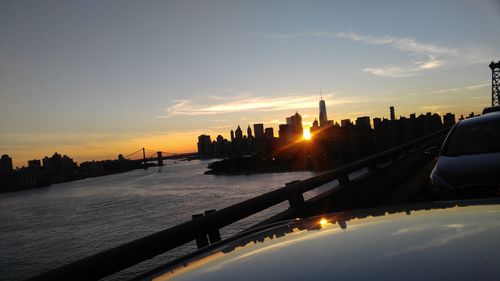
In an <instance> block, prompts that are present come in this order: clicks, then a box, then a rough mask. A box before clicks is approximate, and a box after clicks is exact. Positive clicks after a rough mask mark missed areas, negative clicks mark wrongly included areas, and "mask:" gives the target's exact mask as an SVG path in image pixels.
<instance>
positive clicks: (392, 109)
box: [389, 106, 396, 121]
mask: <svg viewBox="0 0 500 281" xmlns="http://www.w3.org/2000/svg"><path fill="white" fill-rule="evenodd" d="M389 111H390V112H391V121H395V120H396V113H395V112H394V106H391V107H389Z"/></svg>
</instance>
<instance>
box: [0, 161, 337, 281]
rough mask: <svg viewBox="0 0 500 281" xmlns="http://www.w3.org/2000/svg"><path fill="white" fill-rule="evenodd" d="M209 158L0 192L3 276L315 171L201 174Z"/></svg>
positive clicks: (50, 264)
mask: <svg viewBox="0 0 500 281" xmlns="http://www.w3.org/2000/svg"><path fill="white" fill-rule="evenodd" d="M209 163H210V161H209V160H193V161H171V160H169V161H167V162H166V166H164V167H163V168H162V169H161V171H159V169H158V168H154V167H153V168H149V169H147V170H134V171H130V172H127V173H122V174H115V175H109V176H104V177H98V178H89V179H84V180H79V181H74V182H68V183H61V184H54V185H51V186H49V187H43V188H38V189H30V190H24V191H18V192H12V193H4V194H0V253H1V254H0V279H1V280H22V279H25V278H28V277H31V276H33V275H35V274H37V273H40V272H43V271H46V270H48V269H51V268H54V267H57V266H61V265H64V264H66V263H68V262H71V261H74V260H77V259H80V258H83V257H85V256H88V255H91V254H94V253H97V252H100V251H103V250H106V249H108V248H111V247H114V246H118V245H120V244H123V243H125V242H128V241H131V240H134V239H137V238H140V237H143V236H146V235H148V234H151V233H154V232H157V231H160V230H163V229H165V228H168V227H171V226H174V225H176V224H179V223H181V222H184V221H187V220H189V219H191V215H193V214H196V213H202V212H204V211H205V210H209V209H221V208H223V207H227V206H229V205H232V204H234V203H238V202H241V201H243V200H245V199H248V198H251V197H255V196H257V195H260V194H262V193H265V192H268V191H271V190H273V189H275V188H278V187H281V186H283V185H284V184H285V183H287V182H290V181H293V180H299V179H305V178H308V177H311V176H313V175H314V173H313V172H290V173H266V174H255V175H232V176H214V175H204V174H203V172H204V171H205V170H206V167H207V165H208V164H209ZM332 186H333V183H332V184H330V185H329V186H323V187H321V188H319V189H317V190H315V191H312V192H309V193H308V196H306V197H310V196H313V195H315V194H317V193H319V192H322V191H325V190H326V189H328V188H331V187H332ZM286 207H287V204H286V203H283V204H280V205H279V206H276V207H273V208H270V209H268V210H266V211H263V212H261V213H259V214H256V215H254V216H252V217H249V218H247V219H245V220H243V221H240V222H237V223H235V224H233V225H231V226H228V227H226V228H224V229H222V230H221V234H222V237H223V238H224V237H228V236H229V235H231V234H234V233H236V232H237V231H240V230H243V229H244V228H246V227H249V226H251V225H253V224H254V223H257V222H259V221H261V220H263V219H265V218H267V217H269V216H270V215H272V214H274V213H275V212H277V211H280V210H284V209H285V208H286ZM195 249H196V246H195V243H194V242H191V243H188V244H186V245H184V246H182V247H179V248H177V249H175V250H173V251H171V252H169V253H166V254H163V255H160V256H158V257H156V258H154V259H152V260H150V261H147V262H144V263H142V264H140V265H138V266H134V267H133V268H131V269H128V270H126V271H124V272H121V273H118V274H115V275H114V276H112V277H111V278H108V279H110V280H122V279H126V278H128V277H131V276H134V275H135V274H137V273H139V272H143V271H144V270H145V269H148V268H151V267H154V266H157V265H159V264H162V263H164V262H165V261H167V260H169V259H172V258H175V257H179V256H181V255H182V254H185V253H187V252H190V251H193V250H195Z"/></svg>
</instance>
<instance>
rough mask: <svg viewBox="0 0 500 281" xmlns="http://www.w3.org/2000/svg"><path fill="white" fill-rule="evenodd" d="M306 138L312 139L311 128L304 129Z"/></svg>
mask: <svg viewBox="0 0 500 281" xmlns="http://www.w3.org/2000/svg"><path fill="white" fill-rule="evenodd" d="M303 137H304V139H305V140H310V139H311V131H309V129H304V136H303Z"/></svg>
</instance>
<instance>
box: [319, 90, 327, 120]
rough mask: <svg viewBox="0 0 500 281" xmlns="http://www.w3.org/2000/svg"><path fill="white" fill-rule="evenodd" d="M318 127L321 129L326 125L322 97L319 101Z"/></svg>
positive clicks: (324, 105) (324, 104)
mask: <svg viewBox="0 0 500 281" xmlns="http://www.w3.org/2000/svg"><path fill="white" fill-rule="evenodd" d="M319 125H320V126H321V127H323V126H327V125H328V117H327V116H326V103H325V101H324V100H323V96H321V100H320V101H319Z"/></svg>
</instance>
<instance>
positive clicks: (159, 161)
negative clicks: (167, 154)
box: [156, 151, 163, 167]
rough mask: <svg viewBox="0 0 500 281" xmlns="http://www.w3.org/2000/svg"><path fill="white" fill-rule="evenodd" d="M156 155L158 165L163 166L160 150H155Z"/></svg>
mask: <svg viewBox="0 0 500 281" xmlns="http://www.w3.org/2000/svg"><path fill="white" fill-rule="evenodd" d="M156 155H157V156H158V166H160V167H161V166H163V155H162V152H161V151H158V152H156Z"/></svg>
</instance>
